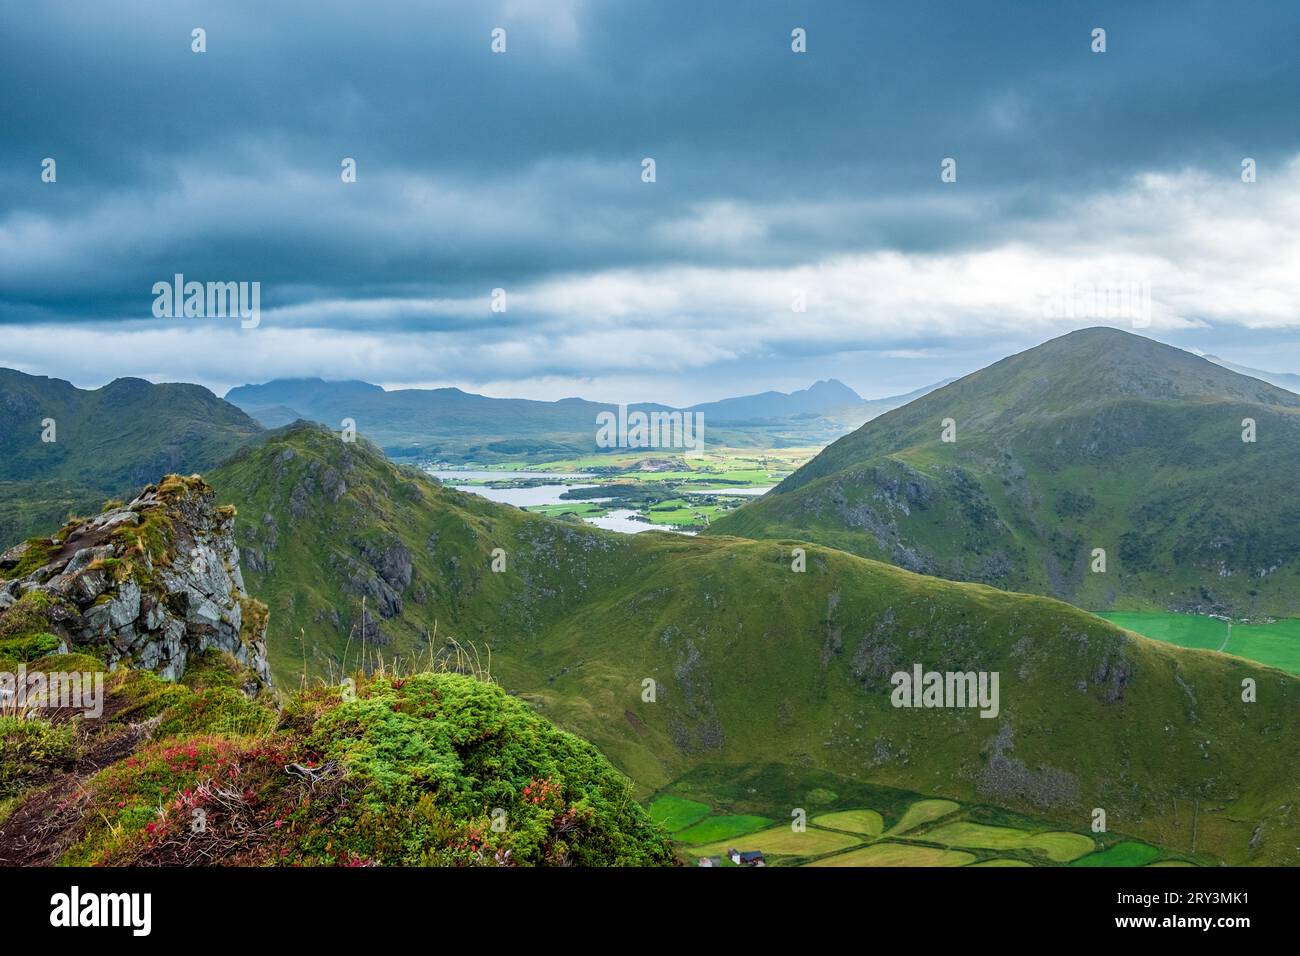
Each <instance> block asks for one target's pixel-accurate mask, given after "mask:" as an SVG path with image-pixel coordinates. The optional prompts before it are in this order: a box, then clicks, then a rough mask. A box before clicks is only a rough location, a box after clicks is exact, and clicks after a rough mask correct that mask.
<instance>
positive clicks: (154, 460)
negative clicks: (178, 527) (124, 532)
mask: <svg viewBox="0 0 1300 956" xmlns="http://www.w3.org/2000/svg"><path fill="white" fill-rule="evenodd" d="M46 419H53V421H54V432H53V437H54V439H55V440H54V441H52V442H46V441H42V432H43V431H44V429H45V426H44V425H43V422H44V421H45V420H46ZM261 431H262V428H261V426H260V425H258V424H257V423H256V422H255V421H253V420H252V419H251V418H249V417H248V416H247V415H245V414H244V413H243V412H242V411H240V410H239V409H238V408H236V407H235V406H233V405H230V404H228V403H226V402H223V401H222V400H221V399H219V398H217V397H216V396H215V395H213V394H212V393H211V392H209V391H208V390H207V389H205V388H202V387H200V386H198V385H176V384H167V385H154V384H151V383H149V382H146V381H144V380H142V379H135V378H121V379H117V380H116V381H113V382H111V383H109V384H108V385H105V386H104V387H103V388H98V389H93V390H89V391H87V390H83V389H79V388H76V387H75V386H73V385H72V384H71V383H69V382H65V381H62V380H60V379H52V378H45V377H41V376H35V375H26V374H24V373H22V372H16V371H13V370H12V369H4V368H0V542H4V544H5V545H8V544H13V543H14V542H16V541H18V540H19V539H21V538H24V537H27V536H28V535H31V534H34V533H36V532H38V531H42V530H45V529H47V528H48V527H50V526H51V525H54V526H58V525H60V524H62V523H63V521H64V519H65V518H66V517H67V516H68V513H69V512H80V513H86V512H96V511H98V510H99V506H100V505H101V504H102V503H103V501H104V499H105V498H109V497H121V496H124V495H130V494H133V493H134V492H136V491H138V490H139V489H140V488H141V487H142V486H144V485H146V484H148V483H150V482H153V481H157V480H158V479H159V478H160V477H162V476H163V475H165V474H168V473H171V472H180V473H185V474H189V473H192V472H196V471H206V470H207V469H208V468H211V467H212V466H213V465H215V464H216V463H217V462H219V461H221V460H222V459H223V458H225V457H227V456H228V455H229V454H230V453H231V452H232V451H234V450H235V449H236V448H237V447H239V446H240V445H241V444H243V443H244V442H246V441H248V440H249V439H250V438H252V437H254V436H255V435H257V434H258V433H260V432H261Z"/></svg>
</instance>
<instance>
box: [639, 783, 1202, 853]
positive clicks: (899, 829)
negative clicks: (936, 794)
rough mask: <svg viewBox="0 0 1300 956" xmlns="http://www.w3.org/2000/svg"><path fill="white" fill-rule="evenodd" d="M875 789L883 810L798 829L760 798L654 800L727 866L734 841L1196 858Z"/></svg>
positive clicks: (671, 825)
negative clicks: (741, 802) (718, 802)
mask: <svg viewBox="0 0 1300 956" xmlns="http://www.w3.org/2000/svg"><path fill="white" fill-rule="evenodd" d="M878 793H879V795H880V796H881V797H883V798H884V799H882V800H881V801H880V805H881V807H882V808H884V812H881V811H878V810H875V809H871V808H867V807H855V808H851V809H848V808H840V809H833V810H830V811H827V812H819V813H816V814H815V815H813V816H811V817H810V818H808V819H807V822H806V825H805V826H804V827H803V828H802V829H799V830H795V829H794V828H793V827H792V826H791V825H790V824H789V823H784V822H780V823H774V822H773V819H772V818H773V817H778V816H783V814H780V813H779V811H777V810H776V809H774V808H768V807H764V808H763V809H764V810H766V811H767V812H768V813H769V814H770V816H763V815H759V814H756V813H729V812H723V811H724V810H726V809H746V810H749V809H753V808H752V807H743V806H742V807H737V806H730V807H714V806H712V805H711V804H710V803H708V802H705V801H704V800H702V799H687V798H685V797H681V796H677V795H674V794H662V795H660V796H659V797H657V798H655V799H654V800H653V801H651V803H650V804H649V807H648V810H649V813H650V816H651V818H652V819H654V820H656V821H658V822H660V823H662V824H663V826H664V828H665V829H667V830H669V831H670V832H671V833H672V835H673V839H674V840H675V841H676V842H677V844H678V848H679V852H680V853H681V854H682V855H683V857H684V858H685V859H686V860H688V861H691V862H694V861H698V860H699V859H701V858H703V857H710V858H713V859H714V860H715V861H717V862H718V863H719V864H720V865H722V866H731V865H733V864H732V863H731V861H730V860H729V859H728V857H727V852H728V851H729V850H731V849H738V850H740V851H742V852H752V851H755V850H757V851H760V852H762V854H763V855H764V858H765V861H764V865H766V866H822V867H826V866H829V867H854V866H867V867H874V866H920V867H931V866H946V867H958V866H1012V867H1014V866H1061V865H1072V866H1100V867H1138V866H1151V865H1195V864H1191V863H1188V862H1187V861H1185V860H1183V859H1181V858H1180V857H1179V856H1178V855H1176V854H1171V853H1167V852H1166V851H1165V850H1162V849H1161V848H1159V847H1156V846H1152V845H1150V844H1148V843H1143V842H1141V841H1138V840H1132V839H1124V838H1122V837H1100V838H1094V837H1093V836H1089V835H1086V834H1083V833H1077V832H1069V831H1064V830H1060V829H1055V828H1049V827H1045V826H1043V825H1041V824H1037V823H1035V822H1034V821H1032V820H1028V819H1025V818H1023V817H1017V816H1015V815H1007V814H1005V813H1001V812H999V811H994V810H989V809H988V808H983V807H978V806H965V807H964V806H963V805H961V804H959V803H957V802H956V801H953V800H943V799H933V798H930V799H912V800H910V801H908V800H907V799H906V798H905V797H903V795H902V794H896V795H895V794H891V793H889V792H888V791H878ZM805 796H806V797H808V798H810V799H806V800H805V801H804V802H806V803H813V802H825V801H829V802H834V803H838V802H840V801H841V800H842V799H843V798H841V796H840V795H839V794H838V793H836V792H835V791H834V790H831V789H827V788H813V789H811V790H808V791H807V792H806V794H805ZM896 797H902V799H901V800H900V799H896ZM727 803H733V801H731V800H728V801H727ZM805 812H806V811H805ZM989 821H997V822H996V825H995V824H994V823H993V822H989ZM886 824H890V826H889V827H888V828H886ZM706 837H711V839H706Z"/></svg>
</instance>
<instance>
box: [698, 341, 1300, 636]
mask: <svg viewBox="0 0 1300 956" xmlns="http://www.w3.org/2000/svg"><path fill="white" fill-rule="evenodd" d="M1246 419H1251V420H1252V421H1253V422H1254V430H1255V431H1254V437H1255V441H1253V442H1247V441H1243V434H1244V433H1245V428H1246V425H1245V420H1246ZM946 425H950V426H951V428H950V429H949V431H950V436H951V437H953V438H955V440H954V441H945V440H944V438H945V435H944V432H945V426H946ZM1297 461H1300V395H1295V394H1293V393H1291V392H1288V391H1285V390H1283V389H1280V388H1277V387H1275V386H1272V385H1269V384H1266V383H1264V382H1262V381H1259V380H1257V379H1254V378H1249V377H1246V376H1243V375H1239V374H1236V373H1235V372H1232V371H1231V370H1229V369H1226V368H1223V367H1221V366H1219V365H1216V364H1214V363H1212V362H1208V361H1206V360H1204V359H1201V358H1198V357H1196V356H1194V355H1191V354H1189V353H1187V352H1184V351H1182V350H1180V349H1175V348H1171V347H1169V346H1166V345H1162V344H1160V343H1157V342H1154V341H1151V340H1149V339H1146V338H1142V337H1140V336H1136V335H1131V334H1129V333H1125V332H1120V331H1117V330H1114V329H1101V328H1098V329H1087V330H1084V331H1079V332H1073V333H1071V334H1069V335H1065V336H1062V337H1061V338H1058V339H1053V340H1052V341H1049V342H1047V343H1045V344H1043V345H1040V346H1038V347H1037V348H1033V349H1030V350H1029V351H1027V352H1023V353H1021V354H1019V355H1014V356H1011V357H1010V358H1007V359H1004V360H1002V361H1001V362H998V363H996V364H994V365H991V366H989V367H988V368H986V369H983V370H981V371H979V372H976V373H974V374H972V375H968V376H966V377H965V378H963V379H960V380H959V381H957V382H954V383H953V384H951V385H948V386H947V387H945V388H942V389H939V390H938V391H935V392H932V393H930V394H928V395H925V396H923V397H921V398H919V399H917V400H916V401H913V402H911V403H909V404H908V405H905V406H903V407H902V408H898V409H895V410H894V411H891V412H888V413H886V414H884V415H882V416H880V417H879V418H876V419H873V420H872V421H870V422H868V423H867V424H865V425H863V426H862V427H861V428H859V429H858V430H857V431H855V432H853V433H852V434H850V435H846V436H845V437H843V438H841V439H840V440H839V441H837V442H835V443H834V444H832V445H831V446H829V447H828V448H826V449H825V450H824V451H823V452H822V453H821V454H820V455H818V456H817V457H816V458H815V459H813V460H812V461H811V462H809V463H808V464H807V465H806V466H805V467H803V468H801V469H800V470H799V471H797V472H796V473H795V474H793V475H791V476H790V477H789V478H787V479H786V480H785V481H784V482H782V483H781V485H779V486H778V487H777V488H775V489H773V491H772V492H770V493H769V494H767V495H765V496H763V497H762V498H761V499H759V500H757V501H754V502H752V503H749V504H746V505H745V506H744V507H742V508H739V509H737V510H736V511H734V512H732V513H731V514H728V515H726V516H724V517H722V518H721V519H720V520H718V521H717V522H716V523H714V525H713V526H712V527H711V528H710V529H709V533H710V534H716V535H740V536H744V537H749V538H803V539H807V540H812V541H817V542H820V543H822V544H826V545H829V546H832V547H836V548H840V549H843V550H845V551H850V552H853V553H855V554H859V555H863V556H865V557H871V558H877V559H880V560H884V561H889V562H891V563H893V564H897V565H899V566H901V567H905V568H909V569H911V570H915V571H919V572H922V573H925V574H932V575H938V576H941V577H945V578H951V579H954V580H963V581H976V582H983V583H986V584H991V585H994V586H997V587H1001V588H1007V589H1014V590H1018V591H1028V592H1032V593H1037V594H1044V595H1050V596H1054V597H1058V598H1061V599H1063V600H1067V601H1070V602H1071V603H1074V604H1078V605H1080V606H1082V607H1088V608H1093V609H1097V610H1103V609H1125V610H1152V609H1166V610H1180V611H1197V612H1201V613H1228V614H1233V615H1238V616H1245V615H1260V614H1276V615H1281V616H1294V615H1296V614H1297V613H1300V498H1297V496H1296V494H1295V477H1294V476H1295V465H1296V462H1297ZM1094 549H1102V550H1104V552H1105V570H1104V572H1103V571H1101V570H1100V567H1101V565H1100V564H1099V563H1098V564H1096V565H1095V567H1096V568H1097V569H1098V570H1094V561H1095V560H1096V559H1095V557H1094Z"/></svg>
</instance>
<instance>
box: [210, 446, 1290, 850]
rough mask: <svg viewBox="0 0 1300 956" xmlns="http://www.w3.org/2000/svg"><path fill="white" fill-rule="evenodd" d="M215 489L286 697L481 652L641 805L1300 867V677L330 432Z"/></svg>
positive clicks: (240, 464)
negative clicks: (979, 701)
mask: <svg viewBox="0 0 1300 956" xmlns="http://www.w3.org/2000/svg"><path fill="white" fill-rule="evenodd" d="M209 477H210V480H211V482H212V483H213V484H214V486H215V487H216V488H217V489H218V491H219V494H220V495H221V497H222V500H225V501H230V502H232V503H234V504H236V505H237V506H238V511H239V518H238V520H237V523H236V535H237V539H238V541H239V544H240V547H241V549H242V552H243V556H244V566H245V574H246V578H247V580H248V581H249V586H250V589H251V590H252V591H253V593H255V594H258V595H259V596H260V597H261V598H262V599H263V600H265V601H266V602H267V604H268V605H269V606H270V619H271V624H270V631H269V638H268V642H269V650H270V657H271V661H272V667H273V671H274V673H275V676H276V680H277V682H278V683H279V684H281V685H289V686H292V685H294V684H296V683H297V682H298V679H299V675H300V673H301V671H302V670H303V669H304V667H305V668H306V670H307V671H309V672H310V673H313V674H317V675H321V674H323V675H327V676H328V675H333V676H334V677H336V678H337V677H339V676H340V675H342V674H344V673H347V672H350V671H351V670H353V669H355V668H356V667H357V666H358V665H359V664H361V663H362V662H364V664H365V665H366V666H367V667H373V666H374V665H375V663H376V662H377V661H378V659H379V657H380V655H382V656H383V659H384V660H385V661H386V662H392V661H393V660H394V658H395V657H401V658H402V659H403V661H404V662H406V663H407V664H410V665H412V666H414V664H415V663H416V662H418V661H425V662H428V661H432V662H434V663H436V662H438V661H452V662H463V661H465V660H466V659H467V658H468V659H470V660H476V661H478V662H479V664H480V665H481V666H483V667H490V669H491V673H492V674H493V676H494V677H496V679H498V680H499V681H500V682H501V683H502V684H503V685H504V686H505V687H506V689H507V690H508V691H510V692H511V693H515V694H518V695H520V696H521V697H523V698H524V699H525V700H527V701H529V702H530V703H532V704H533V705H534V706H535V707H536V708H537V709H538V710H539V711H540V712H541V713H543V714H544V715H546V716H549V717H551V718H552V719H553V720H554V721H556V722H557V723H558V724H559V725H560V726H562V727H564V728H566V729H569V730H572V731H574V732H576V733H579V734H580V735H582V736H584V737H586V738H587V739H590V740H591V741H592V742H593V743H595V744H596V745H597V746H598V747H599V748H600V749H601V750H602V751H603V752H604V753H605V754H607V755H608V756H610V757H611V758H612V759H613V760H614V762H615V763H616V764H617V765H618V766H619V767H620V768H622V769H623V770H624V771H626V772H627V773H629V775H630V776H632V778H633V780H634V781H635V782H636V783H637V785H638V787H639V789H640V791H641V792H642V793H646V792H650V791H653V790H655V789H658V788H661V787H663V786H665V785H667V784H668V783H670V782H671V781H673V780H674V779H677V778H678V777H680V776H681V775H683V774H685V773H687V772H690V771H692V770H693V769H697V768H700V767H703V766H712V765H718V766H721V767H724V768H725V767H731V768H735V769H736V770H737V771H739V770H740V769H742V768H747V767H748V768H752V767H755V766H760V765H782V766H787V767H790V768H795V769H796V770H803V771H811V770H827V771H833V772H834V773H837V774H840V775H842V776H843V777H845V778H846V779H847V778H853V779H859V780H870V781H873V782H876V783H879V784H882V785H887V786H895V787H902V788H908V789H912V790H915V791H918V792H922V793H932V794H936V795H946V796H951V797H954V798H958V799H974V800H979V801H981V802H984V803H989V804H995V805H999V806H1006V807H1009V808H1011V809H1020V810H1024V811H1032V812H1033V813H1034V814H1035V815H1036V816H1037V817H1039V818H1050V819H1054V820H1058V821H1060V822H1061V823H1062V825H1065V826H1070V827H1083V826H1086V825H1087V823H1088V822H1089V820H1090V814H1091V812H1092V809H1093V808H1094V807H1104V808H1106V810H1107V813H1108V815H1109V818H1110V820H1111V825H1112V826H1114V827H1116V828H1117V829H1121V830H1123V831H1124V832H1128V833H1133V834H1136V835H1141V836H1145V837H1147V838H1149V839H1152V840H1155V841H1158V842H1160V843H1162V844H1164V845H1174V846H1179V847H1186V846H1189V845H1193V844H1194V845H1195V848H1196V849H1197V851H1198V852H1202V853H1211V854H1214V855H1216V856H1218V857H1220V858H1223V859H1227V860H1230V861H1232V862H1265V861H1272V862H1287V861H1290V862H1296V861H1297V860H1300V856H1298V855H1297V851H1296V849H1295V847H1296V845H1297V842H1300V840H1298V839H1297V838H1298V837H1300V807H1297V806H1296V805H1295V800H1294V794H1295V792H1296V788H1297V786H1298V785H1300V776H1298V775H1300V756H1297V754H1296V751H1295V747H1294V739H1295V734H1296V732H1297V731H1300V680H1297V679H1296V678H1293V677H1290V676H1288V675H1286V674H1283V673H1281V672H1278V671H1272V670H1269V669H1266V668H1262V667H1259V666H1257V665H1253V664H1250V663H1248V662H1246V661H1242V660H1239V659H1236V658H1231V657H1227V656H1223V655H1219V654H1215V653H1212V652H1205V651H1187V650H1183V649H1179V648H1172V647H1168V646H1165V645H1160V644H1156V643H1153V642H1150V641H1147V640H1144V639H1142V638H1139V637H1137V636H1135V635H1132V634H1130V633H1128V632H1125V631H1122V630H1120V629H1118V628H1115V627H1113V626H1111V625H1110V624H1108V623H1106V622H1104V621H1102V620H1100V619H1098V618H1095V617H1092V616H1091V615H1088V614H1085V613H1083V612H1081V611H1078V610H1076V609H1075V608H1072V607H1069V606H1067V605H1064V604H1060V603H1057V602H1055V601H1051V600H1047V599H1044V598H1037V597H1030V596H1026V595H1019V594H1006V593H1002V592H998V591H994V590H992V589H989V588H986V587H981V586H977V585H966V584H958V583H954V582H948V581H942V580H937V579H932V578H925V577H921V576H918V575H914V574H911V573H908V572H906V571H903V570H901V569H898V568H895V567H892V566H889V565H885V564H881V563H878V562H874V561H868V560H863V559H861V558H858V557H855V556H852V555H849V554H845V553H843V552H839V551H835V550H829V549H820V548H816V547H810V549H809V553H808V554H807V570H806V571H803V572H797V571H795V570H793V569H792V564H791V561H792V558H791V550H790V549H791V547H793V545H792V544H791V543H788V542H787V543H776V542H756V541H744V540H739V539H733V538H707V539H693V538H689V537H684V536H676V535H666V534H656V533H647V534H642V535H635V536H620V535H615V534H610V533H607V532H602V531H600V530H599V529H595V528H591V527H589V526H585V525H581V524H567V523H564V522H560V521H555V520H551V519H547V518H543V517H540V516H535V515H529V514H526V513H524V512H520V511H518V510H516V509H511V508H508V507H504V506H500V505H496V504H493V503H492V502H489V501H486V500H484V499H482V498H478V497H475V496H472V495H468V494H464V493H460V492H457V491H455V490H452V489H448V488H443V487H440V486H438V485H436V484H435V483H434V482H432V481H431V480H429V479H427V478H425V477H424V476H422V475H420V474H418V473H416V472H414V471H413V470H409V469H402V468H398V467H395V466H394V465H392V464H391V463H389V462H387V461H385V460H384V459H382V458H381V457H380V456H379V455H378V454H377V453H376V451H375V450H374V449H373V448H371V447H367V446H366V445H365V444H364V443H357V444H345V443H344V442H342V441H341V440H340V439H339V437H337V436H335V435H332V434H330V433H328V432H326V431H325V430H324V429H320V428H316V427H311V426H304V425H299V426H295V427H291V428H288V429H285V430H283V431H280V432H276V433H273V434H271V435H269V436H268V437H267V438H266V440H265V441H264V442H262V443H260V444H259V445H257V446H255V447H251V448H248V449H245V450H243V451H241V452H240V453H239V454H238V455H237V456H236V457H235V458H234V459H232V460H231V461H230V462H227V463H226V464H225V465H223V466H222V467H221V468H220V469H217V470H216V471H214V472H212V473H211V474H210V476H209ZM494 562H495V564H496V567H497V568H498V569H499V570H493V567H494ZM363 597H364V598H365V601H366V610H367V614H368V615H372V616H373V619H372V620H368V621H367V622H366V625H365V636H364V637H363V635H362V628H361V627H360V626H359V624H360V618H361V605H362V598H363ZM435 622H436V637H434V632H435ZM300 639H301V640H300ZM363 645H364V649H363ZM489 662H490V663H489ZM917 663H920V664H923V665H924V666H925V668H926V669H934V670H940V671H949V670H951V671H957V670H961V671H966V670H972V671H986V672H989V671H996V672H998V673H999V674H1000V678H1001V694H1000V711H999V713H998V715H997V717H996V718H995V719H985V718H981V717H979V716H978V714H977V713H975V712H974V711H972V710H967V709H943V708H938V709H899V708H895V707H894V706H892V704H891V701H890V696H891V691H892V690H893V688H892V686H891V683H890V678H891V675H892V674H893V673H894V672H896V671H909V672H910V671H911V669H912V667H913V665H914V664H917ZM1245 678H1250V679H1251V680H1253V681H1255V682H1256V683H1257V685H1258V688H1259V702H1258V703H1250V704H1247V703H1243V702H1242V700H1241V687H1242V680H1243V679H1245ZM647 680H650V681H653V682H654V684H653V685H647V683H646V681H647ZM650 686H652V687H653V695H652V696H653V700H650V699H648V696H647V694H648V691H647V688H648V687H650ZM1193 802H1195V803H1196V805H1197V806H1198V808H1199V809H1198V813H1197V822H1196V824H1195V827H1196V833H1195V836H1193V834H1192V830H1191V828H1192V826H1193V818H1192V814H1191V813H1190V812H1189V810H1188V808H1189V807H1190V806H1191V805H1192V804H1193Z"/></svg>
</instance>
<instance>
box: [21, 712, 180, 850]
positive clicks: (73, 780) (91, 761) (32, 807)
mask: <svg viewBox="0 0 1300 956" xmlns="http://www.w3.org/2000/svg"><path fill="white" fill-rule="evenodd" d="M126 703H127V702H126V701H124V700H122V699H120V698H115V697H110V698H108V700H106V701H105V703H104V714H103V716H102V717H100V718H98V719H96V720H94V721H86V724H87V725H88V727H89V728H90V729H89V734H88V736H89V740H88V741H87V749H86V751H85V753H84V755H83V756H82V757H81V759H80V760H78V761H77V763H76V764H75V765H73V767H72V769H71V770H68V771H66V772H65V773H62V774H59V775H58V776H56V777H55V778H53V779H52V780H51V781H50V782H49V783H48V784H46V785H45V786H44V787H43V788H41V789H40V790H37V791H36V792H34V793H31V794H29V795H28V796H27V797H26V798H25V799H24V800H23V802H22V804H21V805H20V806H19V807H18V808H17V809H16V810H14V812H13V813H12V814H10V815H9V817H8V819H6V820H5V821H4V822H3V823H0V866H51V865H53V864H54V863H56V862H57V861H58V859H59V858H60V857H61V856H63V854H64V853H65V852H67V850H68V848H69V847H71V846H72V845H73V844H74V843H76V842H77V840H78V838H79V837H80V836H81V830H82V826H81V817H82V814H81V811H82V808H83V806H84V805H85V803H86V801H87V800H89V798H90V796H89V793H88V792H87V790H86V782H87V781H88V780H89V779H90V778H91V777H93V776H94V775H95V774H96V773H98V772H99V771H100V770H103V769H104V768H105V767H107V766H109V765H111V764H114V763H117V762H118V761H119V760H123V759H125V758H126V757H128V756H130V755H131V754H132V753H133V752H135V750H136V749H137V748H138V747H140V746H141V745H142V744H144V743H146V742H147V741H148V740H149V738H150V737H152V736H153V732H154V730H155V729H156V728H157V726H158V722H159V720H160V718H153V719H151V720H146V721H143V722H142V723H138V724H130V725H128V726H126V727H121V728H114V729H109V724H110V723H111V720H112V716H113V714H114V713H116V712H118V711H120V710H121V709H122V708H123V707H124V706H126ZM73 713H76V711H68V712H67V713H63V712H59V713H57V714H55V715H54V719H55V720H57V721H59V722H63V721H66V720H69V719H71V716H72V714H73Z"/></svg>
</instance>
